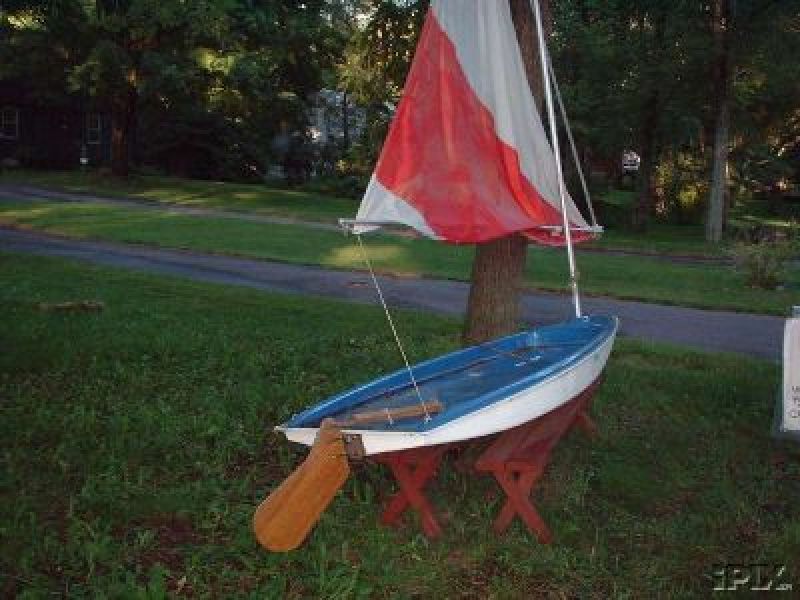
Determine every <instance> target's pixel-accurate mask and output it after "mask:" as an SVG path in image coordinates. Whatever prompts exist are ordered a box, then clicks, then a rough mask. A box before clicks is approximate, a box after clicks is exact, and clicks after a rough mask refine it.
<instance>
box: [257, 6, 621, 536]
mask: <svg viewBox="0 0 800 600" xmlns="http://www.w3.org/2000/svg"><path fill="white" fill-rule="evenodd" d="M465 4H466V3H464V2H463V0H432V2H431V6H430V9H429V11H428V14H427V16H426V19H425V23H424V26H423V30H422V33H421V37H420V41H419V44H418V47H417V51H416V54H415V57H414V60H413V63H412V65H411V69H410V71H409V75H408V78H407V80H406V84H405V88H404V92H403V96H402V99H401V101H400V103H399V105H398V107H397V111H396V114H395V117H394V120H393V122H392V125H391V127H390V130H389V133H388V136H387V138H386V141H385V144H384V146H383V149H382V152H381V155H380V157H379V160H378V162H377V164H376V167H375V171H374V173H373V175H372V178H371V180H370V182H369V185H368V187H367V190H366V192H365V195H364V198H363V200H362V202H361V205H360V208H359V210H358V213H357V215H356V217H355V219H343V220H342V224H343V226H344V227H346V228H347V229H348V231H349V232H351V233H353V234H355V235H356V237H357V240H358V243H359V245H360V246H361V248H362V250H364V249H365V245H364V244H363V242H362V239H361V236H362V235H364V234H367V233H369V232H371V231H374V230H376V229H380V228H381V227H384V226H402V227H410V228H412V229H414V230H416V231H417V232H419V233H420V234H422V235H424V236H427V237H429V238H433V239H437V240H441V241H443V242H449V243H459V244H466V243H482V242H487V241H491V240H494V239H497V238H500V237H503V236H507V235H511V234H522V235H525V236H527V237H528V238H529V239H530V240H531V241H533V242H536V243H539V244H544V245H552V246H564V247H565V249H566V255H567V261H568V263H569V267H570V285H571V289H572V300H573V304H574V311H575V317H574V318H573V319H570V320H568V321H566V322H564V323H559V324H555V325H549V326H543V327H538V328H535V329H531V330H528V331H522V332H520V333H517V334H514V335H510V336H507V337H503V338H500V339H495V340H492V341H489V342H486V343H483V344H480V345H477V346H473V347H469V348H464V349H461V350H458V351H456V352H453V353H450V354H447V355H445V356H440V357H437V358H434V359H432V360H428V361H426V362H423V363H420V364H416V365H411V364H410V363H409V361H408V360H407V357H406V354H405V351H404V350H403V347H402V344H401V340H400V338H399V336H398V335H397V331H396V328H395V326H394V322H393V320H392V317H391V314H390V312H389V310H388V307H387V306H386V303H385V299H384V297H383V294H382V292H381V289H380V286H379V284H378V280H377V278H375V276H374V273H372V267H371V265H370V263H369V259H368V255H367V254H366V251H365V255H364V257H365V261H366V263H367V266H368V267H369V270H370V273H371V274H372V279H373V282H374V283H375V286H376V289H377V292H378V296H379V299H380V301H381V303H382V304H383V307H384V309H385V311H386V316H387V319H388V321H389V325H390V327H391V330H392V332H393V333H394V335H395V339H396V341H397V344H398V348H399V350H400V352H401V354H402V357H403V360H404V362H405V368H403V369H400V370H398V371H396V372H394V373H391V374H388V375H386V376H383V377H380V378H378V379H376V380H374V381H371V382H368V383H365V384H363V385H359V386H357V387H355V388H353V389H350V390H347V391H344V392H342V393H341V394H338V395H336V396H334V397H332V398H329V399H327V400H325V401H323V402H321V403H319V404H317V405H315V406H312V407H310V408H308V409H307V410H305V411H303V412H301V413H299V414H296V415H294V416H293V417H292V418H291V419H289V420H288V421H287V422H285V423H283V424H281V425H279V426H278V427H277V428H276V429H277V430H278V431H280V432H283V433H284V434H285V435H286V437H287V439H288V440H290V441H293V442H299V443H301V444H306V445H309V446H311V445H313V444H315V441H317V442H319V440H320V439H321V438H324V439H325V440H326V443H327V444H329V445H330V444H331V443H333V444H338V442H337V441H336V440H337V438H336V436H333V437H332V436H331V435H330V432H331V431H340V432H342V437H343V438H346V440H347V442H348V450H347V451H348V452H350V453H357V454H359V455H361V456H369V455H374V454H380V453H386V452H396V451H401V450H406V449H410V448H419V447H422V446H434V445H439V444H446V443H451V442H457V441H461V440H467V439H472V438H477V437H481V436H486V435H490V434H493V433H497V432H501V431H504V430H507V429H510V428H513V427H515V426H518V425H520V424H523V423H526V422H528V421H531V420H533V419H536V418H538V417H540V416H542V415H545V414H547V413H548V412H550V411H552V410H555V409H556V408H558V407H559V406H562V405H563V404H565V403H567V402H569V401H570V400H572V399H574V398H576V397H577V396H579V395H580V394H581V393H582V392H583V391H584V390H586V389H587V388H588V387H589V386H591V385H592V384H593V383H594V382H595V381H597V380H598V379H599V377H600V376H601V374H602V371H603V369H604V367H605V365H606V362H607V360H608V357H609V354H610V353H611V349H612V346H613V343H614V338H615V335H616V332H617V328H618V321H617V319H616V317H611V316H598V315H592V316H587V315H584V314H583V313H582V310H581V304H580V295H579V290H578V285H577V280H576V269H575V257H574V253H573V243H575V242H579V241H583V240H586V239H590V238H592V237H593V236H594V235H595V234H597V233H599V232H600V231H602V228H600V227H598V226H597V224H596V221H595V219H594V213H593V211H591V208H590V209H589V210H590V212H591V217H592V223H591V225H590V224H589V223H588V222H587V221H586V219H585V218H584V217H583V215H582V214H581V212H580V211H579V210H578V208H577V207H576V205H575V204H574V202H573V200H572V198H571V197H570V195H569V193H568V192H567V190H566V189H565V186H564V182H563V175H562V167H561V159H560V151H559V147H558V135H557V134H556V119H555V108H554V102H553V95H554V94H553V88H554V89H555V96H556V97H557V98H558V99H559V101H560V94H559V93H558V88H557V84H555V76H554V73H553V70H552V67H551V65H550V61H549V59H548V56H547V50H546V46H545V43H544V35H543V33H542V26H541V16H540V10H539V5H538V1H537V0H532V2H531V6H532V10H533V12H534V16H535V18H536V22H537V25H538V41H539V50H540V57H541V60H540V63H541V65H542V76H543V80H544V82H545V85H544V89H545V96H546V98H545V99H546V103H545V104H546V107H547V113H548V121H549V125H550V132H551V135H550V140H548V136H547V134H546V133H545V129H544V125H543V123H542V120H541V119H540V116H539V113H538V110H537V107H536V103H535V101H534V99H533V95H532V93H531V90H530V87H529V85H528V80H527V77H526V73H525V68H524V64H523V60H522V54H521V51H520V47H519V44H518V42H517V37H516V33H515V30H514V25H513V22H512V18H511V13H510V8H509V4H508V2H495V1H487V0H480V1H477V2H470V3H468V7H467V6H465ZM560 106H561V108H562V119H563V120H565V121H566V114H565V113H564V111H563V103H561V105H560ZM570 141H571V142H572V138H571V135H570ZM573 152H574V143H573ZM582 181H583V179H582ZM583 186H584V189H585V188H586V186H585V182H583ZM587 194H588V192H587ZM589 207H591V205H590V204H589ZM331 440H333V441H331ZM336 448H339V450H335V451H334V452H333V454H332V453H331V452H328V453H327V454H325V453H322V454H319V456H323V455H325V456H329V455H334V454H335V453H336V452H338V453H339V454H340V455H344V453H345V452H344V450H341V448H344V446H336ZM353 448H355V449H356V450H353ZM314 455H315V452H314V450H313V449H312V456H314ZM341 460H346V459H344V458H343V459H341ZM346 473H347V469H346V468H344V467H343V466H342V465H341V461H340V463H339V469H338V471H337V473H336V475H335V476H333V477H334V479H335V480H336V482H339V484H340V483H341V481H343V480H344V479H343V478H346V476H347V475H346ZM292 477H295V475H293V476H292ZM293 485H294V484H293ZM305 489H306V490H318V489H319V485H318V482H317V481H315V482H313V483H309V484H308V485H307V486H306V488H305ZM276 493H277V492H276ZM295 500H299V498H295ZM293 504H295V502H293V501H292V500H291V499H288V496H286V494H283V495H281V494H280V493H279V494H278V498H277V499H275V500H273V501H272V502H271V501H270V499H268V500H266V501H265V503H264V504H263V505H262V507H264V505H267V506H266V508H264V510H262V509H261V508H260V509H259V511H260V512H261V515H260V517H259V513H257V515H256V532H257V534H259V531H262V532H263V531H264V527H265V526H264V523H265V519H267V517H269V518H274V515H275V513H276V511H277V510H278V509H283V508H284V507H287V506H291V505H293ZM276 507H277V508H276ZM265 515H266V516H265ZM290 521H291V519H287V520H286V522H287V523H288V522H290ZM259 523H261V529H259ZM263 537H264V536H261V535H259V539H260V540H261V541H262V543H264V544H265V545H267V546H268V547H269V543H266V542H265V539H262V538H263ZM277 545H280V544H277ZM274 546H275V544H273V549H274Z"/></svg>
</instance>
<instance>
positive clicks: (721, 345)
mask: <svg viewBox="0 0 800 600" xmlns="http://www.w3.org/2000/svg"><path fill="white" fill-rule="evenodd" d="M0 250H3V251H9V252H24V253H31V254H40V255H49V256H61V257H67V258H73V259H78V260H84V261H88V262H92V263H98V264H104V265H111V266H116V267H124V268H129V269H137V270H143V271H150V272H154V273H161V274H166V275H175V276H180V277H188V278H191V279H196V280H200V281H209V282H215V283H223V284H230V285H241V286H247V287H251V288H256V289H261V290H268V291H276V292H285V293H291V294H305V295H313V296H325V297H332V298H339V299H342V300H347V301H352V302H361V303H370V304H373V303H376V298H375V292H374V290H373V289H372V287H371V285H370V284H369V281H368V277H367V276H366V275H365V274H364V273H361V272H351V271H334V270H328V269H323V268H321V267H310V266H298V265H289V264H284V263H278V262H268V261H259V260H249V259H242V258H233V257H226V256H216V255H206V254H199V253H193V252H182V251H176V250H164V249H156V248H148V247H144V246H133V245H126V244H112V243H107V242H93V241H81V240H71V239H65V238H59V237H55V236H49V235H44V234H41V233H33V232H27V231H18V230H13V229H7V228H0ZM380 282H381V286H382V288H383V290H384V294H385V295H386V298H387V301H388V302H389V304H390V305H391V306H393V307H406V308H414V309H419V310H426V311H432V312H438V313H445V314H450V315H460V314H463V313H464V310H465V307H466V298H467V290H468V286H467V284H465V283H462V282H456V281H444V280H434V279H423V278H410V277H380ZM787 308H788V307H787ZM584 310H585V311H586V312H588V313H596V314H614V315H618V316H619V317H620V320H621V323H622V328H621V334H622V335H626V336H630V337H635V338H640V339H643V340H652V341H658V342H668V343H673V344H682V345H686V346H690V347H693V348H697V349H701V350H709V351H725V352H735V353H740V354H748V355H751V356H757V357H761V358H767V359H773V360H778V359H779V358H780V356H781V344H782V336H783V323H784V320H783V319H781V318H779V317H772V316H764V315H751V314H741V313H733V312H726V311H706V310H697V309H691V308H680V307H673V306H662V305H657V304H646V303H643V302H629V301H622V300H612V299H609V298H585V299H584ZM523 311H524V312H523V316H524V319H525V320H526V321H527V322H528V323H530V324H539V323H552V322H557V321H560V320H563V319H565V318H568V317H569V316H570V315H571V306H570V304H569V300H568V299H567V297H566V296H562V295H559V294H549V293H542V292H537V293H529V294H526V295H525V297H524V299H523Z"/></svg>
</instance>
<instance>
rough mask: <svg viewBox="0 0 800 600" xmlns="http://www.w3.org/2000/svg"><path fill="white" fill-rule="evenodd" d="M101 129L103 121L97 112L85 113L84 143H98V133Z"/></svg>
mask: <svg viewBox="0 0 800 600" xmlns="http://www.w3.org/2000/svg"><path fill="white" fill-rule="evenodd" d="M102 130H103V121H102V120H101V119H100V115H98V114H97V113H89V114H88V115H86V143H87V144H99V143H100V133H101V132H102Z"/></svg>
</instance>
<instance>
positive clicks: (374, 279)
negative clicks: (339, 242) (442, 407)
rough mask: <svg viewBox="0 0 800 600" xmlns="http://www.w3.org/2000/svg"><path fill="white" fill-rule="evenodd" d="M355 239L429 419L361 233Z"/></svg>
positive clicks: (428, 417) (427, 416)
mask: <svg viewBox="0 0 800 600" xmlns="http://www.w3.org/2000/svg"><path fill="white" fill-rule="evenodd" d="M356 239H358V247H359V248H361V256H362V257H363V258H364V262H365V263H366V264H367V269H369V275H370V277H372V283H373V284H374V285H375V289H376V290H377V291H378V298H379V299H380V301H381V305H382V306H383V312H385V313H386V320H387V321H388V322H389V327H390V328H391V329H392V333H393V334H394V341H395V342H397V349H398V350H400V355H401V356H402V357H403V362H404V363H405V365H406V370H407V371H408V376H409V377H410V378H411V383H412V384H413V385H414V390H415V391H416V392H417V398H419V403H420V404H421V405H422V410H423V411H424V412H425V421H426V422H427V421H430V420H431V415H430V413H429V412H428V405H427V404H425V400H423V399H422V394H421V393H420V391H419V386H418V385H417V379H416V378H415V377H414V372H413V371H412V370H411V364H409V362H408V357H407V356H406V351H405V350H404V349H403V344H402V342H401V341H400V336H399V335H398V334H397V329H396V328H395V326H394V320H393V319H392V315H391V314H389V307H388V306H386V299H385V298H384V297H383V291H382V290H381V286H380V284H379V283H378V278H377V277H375V271H373V270H372V263H371V262H370V260H369V256H367V249H366V247H364V242H363V241H362V240H361V234H356Z"/></svg>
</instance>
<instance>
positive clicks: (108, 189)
mask: <svg viewBox="0 0 800 600" xmlns="http://www.w3.org/2000/svg"><path fill="white" fill-rule="evenodd" d="M2 182H7V183H25V184H28V185H40V186H45V187H52V188H58V189H62V190H67V191H72V192H81V193H89V194H100V195H107V196H116V197H120V196H121V197H131V198H138V199H141V200H148V201H152V202H157V203H163V204H177V205H181V206H192V207H200V208H211V209H221V210H228V211H241V212H248V213H256V214H262V215H274V216H282V217H290V218H296V219H303V220H311V221H320V222H327V223H336V222H338V221H337V220H338V219H339V218H340V217H350V216H353V215H355V213H356V210H357V208H358V202H357V201H354V200H351V199H346V198H332V197H330V196H325V195H322V194H318V193H309V192H305V191H299V190H286V189H274V188H269V187H267V186H264V185H256V184H234V183H223V182H211V181H199V180H192V179H180V178H177V177H156V176H143V175H136V176H131V177H130V178H129V179H128V180H121V179H118V178H115V177H112V176H110V175H103V174H101V173H98V172H97V171H89V172H86V173H82V172H80V171H29V170H22V171H8V172H5V173H2V174H0V183H2ZM632 198H633V194H632V193H631V192H626V191H621V190H617V191H615V192H609V193H608V194H606V195H605V196H603V198H602V199H600V200H602V201H603V202H604V203H605V204H607V205H608V206H610V207H612V208H613V209H614V210H615V211H616V212H618V213H624V214H627V213H628V212H629V210H630V208H629V207H628V205H629V204H630V202H632ZM703 235H704V234H703V228H702V227H701V226H670V225H658V224H656V225H653V227H652V228H651V229H650V231H648V233H647V234H646V235H642V234H637V233H633V232H630V231H626V230H625V229H622V228H611V229H607V230H606V232H605V234H603V236H602V237H601V238H600V239H599V240H597V241H595V242H592V245H594V246H596V247H599V248H607V249H617V250H632V251H639V252H648V253H655V254H679V255H701V256H720V255H723V254H724V253H725V252H726V249H727V246H724V245H723V246H722V247H720V246H719V245H714V244H709V243H707V242H706V241H705V240H704V239H703Z"/></svg>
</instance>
